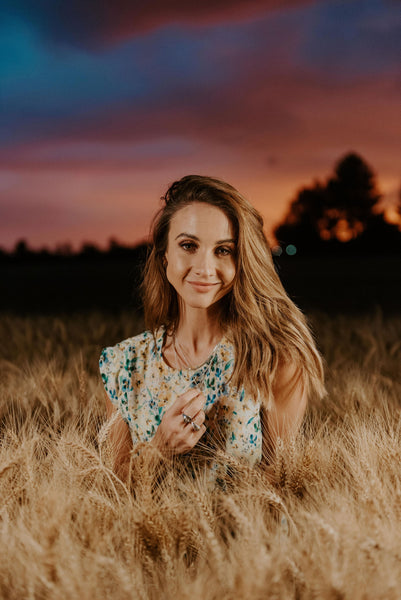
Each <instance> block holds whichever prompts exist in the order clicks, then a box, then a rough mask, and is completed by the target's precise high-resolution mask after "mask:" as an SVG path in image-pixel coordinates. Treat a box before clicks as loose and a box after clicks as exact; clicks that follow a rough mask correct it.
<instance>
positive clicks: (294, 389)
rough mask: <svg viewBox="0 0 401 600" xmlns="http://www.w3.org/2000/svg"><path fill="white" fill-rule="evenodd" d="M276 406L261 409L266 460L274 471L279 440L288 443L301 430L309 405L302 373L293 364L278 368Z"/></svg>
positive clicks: (275, 391) (275, 386)
mask: <svg viewBox="0 0 401 600" xmlns="http://www.w3.org/2000/svg"><path fill="white" fill-rule="evenodd" d="M273 398H274V402H273V406H272V407H271V409H270V410H264V411H263V412H262V435H263V442H262V443H263V445H262V449H263V450H262V451H263V462H264V463H265V464H267V465H268V466H267V470H268V472H272V470H273V469H272V465H271V463H272V462H273V460H274V456H275V452H276V447H277V443H278V440H279V439H280V440H282V441H284V443H285V442H288V441H289V440H291V439H294V438H295V437H296V435H297V433H298V431H299V428H300V426H301V423H302V420H303V417H304V415H305V411H306V407H307V401H308V399H307V392H306V390H305V388H304V385H303V381H302V377H301V372H300V370H299V368H297V367H296V366H295V365H293V364H284V365H282V366H281V367H279V370H278V373H277V377H276V380H275V383H274V386H273Z"/></svg>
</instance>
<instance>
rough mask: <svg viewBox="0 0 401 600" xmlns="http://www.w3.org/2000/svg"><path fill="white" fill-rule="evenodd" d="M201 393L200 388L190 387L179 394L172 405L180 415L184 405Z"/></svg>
mask: <svg viewBox="0 0 401 600" xmlns="http://www.w3.org/2000/svg"><path fill="white" fill-rule="evenodd" d="M198 395H199V390H197V389H196V388H190V389H189V390H187V391H186V392H185V393H184V394H181V395H180V396H177V400H176V401H175V402H174V404H173V405H172V408H173V410H174V412H175V414H177V415H179V414H180V413H181V412H182V409H183V408H184V406H186V405H187V404H188V402H190V401H191V400H192V399H193V398H195V397H196V396H198Z"/></svg>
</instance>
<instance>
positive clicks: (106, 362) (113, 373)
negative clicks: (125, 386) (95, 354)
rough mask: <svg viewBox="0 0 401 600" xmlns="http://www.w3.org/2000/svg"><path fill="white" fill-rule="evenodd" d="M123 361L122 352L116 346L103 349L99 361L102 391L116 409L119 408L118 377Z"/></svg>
mask: <svg viewBox="0 0 401 600" xmlns="http://www.w3.org/2000/svg"><path fill="white" fill-rule="evenodd" d="M123 360H124V357H123V352H122V350H121V348H119V347H118V345H117V346H113V347H110V348H104V349H103V350H102V353H101V355H100V359H99V370H100V375H101V377H102V381H103V385H104V389H105V390H106V393H107V395H108V397H109V398H110V400H111V402H112V403H113V404H114V405H115V406H117V407H118V408H120V400H119V398H120V389H119V376H120V373H121V370H122V368H123Z"/></svg>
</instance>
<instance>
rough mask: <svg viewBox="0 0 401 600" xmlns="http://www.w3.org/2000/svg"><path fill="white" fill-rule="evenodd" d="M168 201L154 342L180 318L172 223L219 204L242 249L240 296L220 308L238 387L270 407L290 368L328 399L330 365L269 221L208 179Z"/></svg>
mask: <svg viewBox="0 0 401 600" xmlns="http://www.w3.org/2000/svg"><path fill="white" fill-rule="evenodd" d="M163 199H164V202H165V205H164V207H163V208H162V209H161V210H160V211H159V213H158V214H157V215H156V218H155V220H154V223H153V228H152V233H153V240H152V241H153V245H152V249H151V252H150V255H149V257H148V260H147V264H146V268H145V276H144V283H143V295H144V308H145V322H146V325H147V327H148V328H149V329H150V330H151V331H153V333H154V334H155V333H156V331H157V330H158V329H159V328H160V326H162V325H164V326H166V327H167V328H168V329H170V330H175V329H176V327H177V326H178V322H179V318H180V314H179V303H178V298H177V294H176V291H175V289H174V288H173V287H172V285H171V284H170V283H169V281H168V280H167V277H166V272H165V267H164V255H165V252H166V250H167V244H168V234H169V228H170V222H171V219H172V218H173V216H174V214H175V213H176V212H177V211H178V210H180V209H181V208H183V207H184V206H187V205H188V204H191V203H192V202H205V203H207V204H211V205H212V206H215V207H217V208H220V209H221V210H222V211H223V212H224V213H225V214H226V216H227V217H228V218H229V220H230V221H231V223H232V226H233V229H234V233H235V238H236V242H237V243H236V275H235V279H234V283H233V288H232V290H231V291H230V292H229V293H228V294H227V295H226V296H225V297H224V298H223V299H222V300H221V301H220V302H222V303H223V304H224V310H223V311H222V319H223V327H224V329H225V332H226V335H227V336H228V337H229V338H230V339H231V341H232V343H233V345H234V351H235V365H234V370H233V374H232V379H231V383H232V385H234V386H236V387H238V388H240V387H242V386H244V387H245V388H246V389H247V391H249V393H250V394H252V395H253V396H254V397H256V396H257V395H258V394H260V395H261V397H262V398H263V399H264V400H265V401H266V402H269V401H270V400H271V399H272V389H273V385H274V381H275V378H276V375H277V372H278V368H279V366H280V365H282V364H285V363H288V364H292V365H295V366H297V367H298V373H299V376H300V377H301V378H302V383H303V385H304V389H305V390H307V393H308V394H309V396H310V395H315V396H318V397H321V396H322V395H323V393H324V384H323V365H322V359H321V357H320V354H319V352H318V351H317V349H316V346H315V343H314V340H313V337H312V335H311V332H310V330H309V327H308V325H307V323H306V319H305V317H304V315H303V314H302V312H301V311H300V310H299V308H298V307H297V306H296V305H295V304H294V302H293V301H292V300H291V299H290V298H289V297H288V295H287V293H286V291H285V290H284V287H283V285H282V283H281V281H280V279H279V277H278V275H277V273H276V270H275V268H274V264H273V259H272V256H271V252H270V248H269V245H268V242H267V240H266V237H265V235H264V232H263V219H262V217H261V215H260V214H259V213H258V212H257V210H256V209H255V208H253V206H251V204H249V202H248V201H247V200H246V199H245V198H244V197H243V196H242V195H241V194H240V193H239V192H238V191H237V190H236V189H235V188H234V187H232V186H231V185H229V184H228V183H226V182H224V181H221V180H219V179H214V178H211V177H205V176H200V175H187V176H186V177H183V178H182V179H180V180H179V181H175V182H174V183H173V184H172V185H171V186H170V187H169V189H168V190H167V193H166V195H165V196H164V197H163Z"/></svg>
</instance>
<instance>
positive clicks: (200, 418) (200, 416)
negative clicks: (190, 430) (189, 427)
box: [192, 410, 205, 431]
mask: <svg viewBox="0 0 401 600" xmlns="http://www.w3.org/2000/svg"><path fill="white" fill-rule="evenodd" d="M204 422H205V412H204V411H203V410H200V411H198V412H197V413H196V415H195V416H194V417H192V423H195V424H196V425H197V426H198V427H200V426H201V425H203V423H204ZM197 431H199V429H198V430H197Z"/></svg>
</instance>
